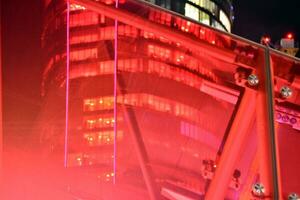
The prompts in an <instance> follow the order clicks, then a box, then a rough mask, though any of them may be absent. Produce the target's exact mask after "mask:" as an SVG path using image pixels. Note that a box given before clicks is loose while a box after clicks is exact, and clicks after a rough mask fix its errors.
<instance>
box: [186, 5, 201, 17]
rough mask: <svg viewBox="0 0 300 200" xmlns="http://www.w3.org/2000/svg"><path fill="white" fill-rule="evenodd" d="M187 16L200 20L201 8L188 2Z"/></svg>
mask: <svg viewBox="0 0 300 200" xmlns="http://www.w3.org/2000/svg"><path fill="white" fill-rule="evenodd" d="M185 16H187V17H190V18H192V19H194V20H197V21H198V20H199V9H198V8H196V7H195V6H193V5H191V4H188V3H186V4H185Z"/></svg>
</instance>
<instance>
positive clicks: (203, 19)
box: [199, 11, 210, 25]
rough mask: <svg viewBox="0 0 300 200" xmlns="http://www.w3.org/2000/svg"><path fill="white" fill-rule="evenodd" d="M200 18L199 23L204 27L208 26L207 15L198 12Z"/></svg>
mask: <svg viewBox="0 0 300 200" xmlns="http://www.w3.org/2000/svg"><path fill="white" fill-rule="evenodd" d="M199 13H200V18H199V21H200V22H201V23H203V24H206V25H210V23H209V15H208V14H206V13H205V12H202V11H200V12H199Z"/></svg>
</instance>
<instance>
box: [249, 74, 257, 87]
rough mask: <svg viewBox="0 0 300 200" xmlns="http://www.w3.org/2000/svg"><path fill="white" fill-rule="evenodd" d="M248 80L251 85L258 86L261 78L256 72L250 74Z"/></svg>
mask: <svg viewBox="0 0 300 200" xmlns="http://www.w3.org/2000/svg"><path fill="white" fill-rule="evenodd" d="M247 81H248V84H249V85H250V86H257V85H258V83H259V79H258V77H257V75H255V74H250V75H249V76H248V79H247Z"/></svg>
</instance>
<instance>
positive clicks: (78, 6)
mask: <svg viewBox="0 0 300 200" xmlns="http://www.w3.org/2000/svg"><path fill="white" fill-rule="evenodd" d="M70 10H71V11H75V10H85V7H84V6H81V5H79V4H73V3H72V4H71V5H70Z"/></svg>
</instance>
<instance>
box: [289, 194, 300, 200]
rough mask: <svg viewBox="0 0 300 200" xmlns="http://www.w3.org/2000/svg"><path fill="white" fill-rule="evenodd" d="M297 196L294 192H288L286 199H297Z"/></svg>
mask: <svg viewBox="0 0 300 200" xmlns="http://www.w3.org/2000/svg"><path fill="white" fill-rule="evenodd" d="M299 199H300V198H299V196H298V194H296V193H291V194H289V197H288V200H299Z"/></svg>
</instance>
